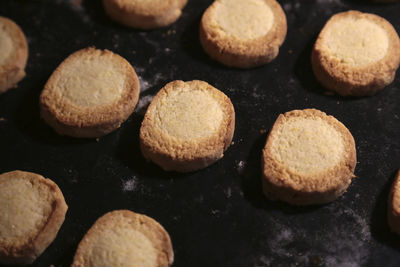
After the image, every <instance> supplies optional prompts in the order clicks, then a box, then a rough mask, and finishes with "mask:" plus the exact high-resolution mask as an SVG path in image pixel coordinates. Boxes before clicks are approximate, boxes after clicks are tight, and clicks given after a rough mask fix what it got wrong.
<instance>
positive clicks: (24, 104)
mask: <svg viewBox="0 0 400 267" xmlns="http://www.w3.org/2000/svg"><path fill="white" fill-rule="evenodd" d="M45 83H46V80H45V79H43V80H40V81H38V82H34V83H31V86H30V87H31V88H28V90H26V91H25V92H24V94H23V96H22V97H21V100H20V102H19V103H18V104H17V105H18V106H17V110H16V113H15V115H14V118H13V121H14V123H15V125H16V127H17V128H18V129H19V130H20V131H21V132H22V133H23V134H24V135H27V136H28V137H29V138H30V139H32V140H34V141H35V142H39V143H41V144H51V145H65V144H67V145H74V144H82V143H87V142H94V139H79V138H73V137H68V136H61V135H59V134H57V133H56V132H55V131H54V130H53V129H52V128H51V127H50V126H49V125H47V124H46V123H45V121H44V120H43V119H42V118H41V117H40V107H39V97H40V93H41V91H42V88H43V86H44V84H45Z"/></svg>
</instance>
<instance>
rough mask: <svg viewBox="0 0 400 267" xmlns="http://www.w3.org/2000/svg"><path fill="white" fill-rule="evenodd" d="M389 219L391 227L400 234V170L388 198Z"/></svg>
mask: <svg viewBox="0 0 400 267" xmlns="http://www.w3.org/2000/svg"><path fill="white" fill-rule="evenodd" d="M387 220H388V223H389V227H390V229H391V230H392V231H393V232H395V233H397V234H400V170H399V171H398V172H397V175H396V178H395V180H394V182H393V185H392V189H391V190H390V194H389V198H388V210H387Z"/></svg>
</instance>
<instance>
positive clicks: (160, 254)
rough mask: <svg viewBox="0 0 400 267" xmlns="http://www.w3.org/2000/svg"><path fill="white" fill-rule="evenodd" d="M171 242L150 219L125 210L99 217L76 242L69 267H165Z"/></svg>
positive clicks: (171, 256)
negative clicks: (78, 241) (76, 246)
mask: <svg viewBox="0 0 400 267" xmlns="http://www.w3.org/2000/svg"><path fill="white" fill-rule="evenodd" d="M173 261H174V251H173V249H172V243H171V239H170V237H169V235H168V233H167V231H165V229H164V228H163V227H162V226H161V225H160V224H159V223H158V222H156V221H155V220H154V219H152V218H150V217H147V216H145V215H142V214H138V213H134V212H132V211H129V210H117V211H112V212H109V213H107V214H105V215H103V216H102V217H100V218H99V219H98V220H97V221H96V222H95V224H94V225H93V226H92V227H91V228H90V229H89V231H88V232H87V233H86V235H85V236H84V237H83V239H82V241H81V242H80V243H79V246H78V249H77V251H76V253H75V257H74V261H73V263H72V265H71V267H97V266H132V267H168V266H171V264H172V262H173Z"/></svg>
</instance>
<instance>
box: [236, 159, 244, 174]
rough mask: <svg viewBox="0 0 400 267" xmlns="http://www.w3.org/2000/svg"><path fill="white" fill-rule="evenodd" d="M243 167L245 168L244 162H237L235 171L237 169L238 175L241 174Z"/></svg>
mask: <svg viewBox="0 0 400 267" xmlns="http://www.w3.org/2000/svg"><path fill="white" fill-rule="evenodd" d="M245 166H246V162H244V161H243V160H241V161H239V163H238V164H237V167H236V169H237V171H238V172H239V173H242V172H243V170H244V167H245Z"/></svg>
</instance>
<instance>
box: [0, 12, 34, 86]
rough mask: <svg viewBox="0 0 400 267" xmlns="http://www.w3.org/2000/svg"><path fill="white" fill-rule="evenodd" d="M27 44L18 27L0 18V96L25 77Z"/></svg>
mask: <svg viewBox="0 0 400 267" xmlns="http://www.w3.org/2000/svg"><path fill="white" fill-rule="evenodd" d="M27 60H28V43H27V42H26V37H25V34H24V33H23V31H22V30H21V28H20V27H18V25H17V24H15V22H13V21H12V20H10V19H8V18H5V17H1V16H0V94H1V93H4V92H5V91H7V90H8V89H10V88H12V87H14V86H16V85H17V83H18V82H19V81H21V80H22V78H24V77H25V66H26V61H27Z"/></svg>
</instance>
